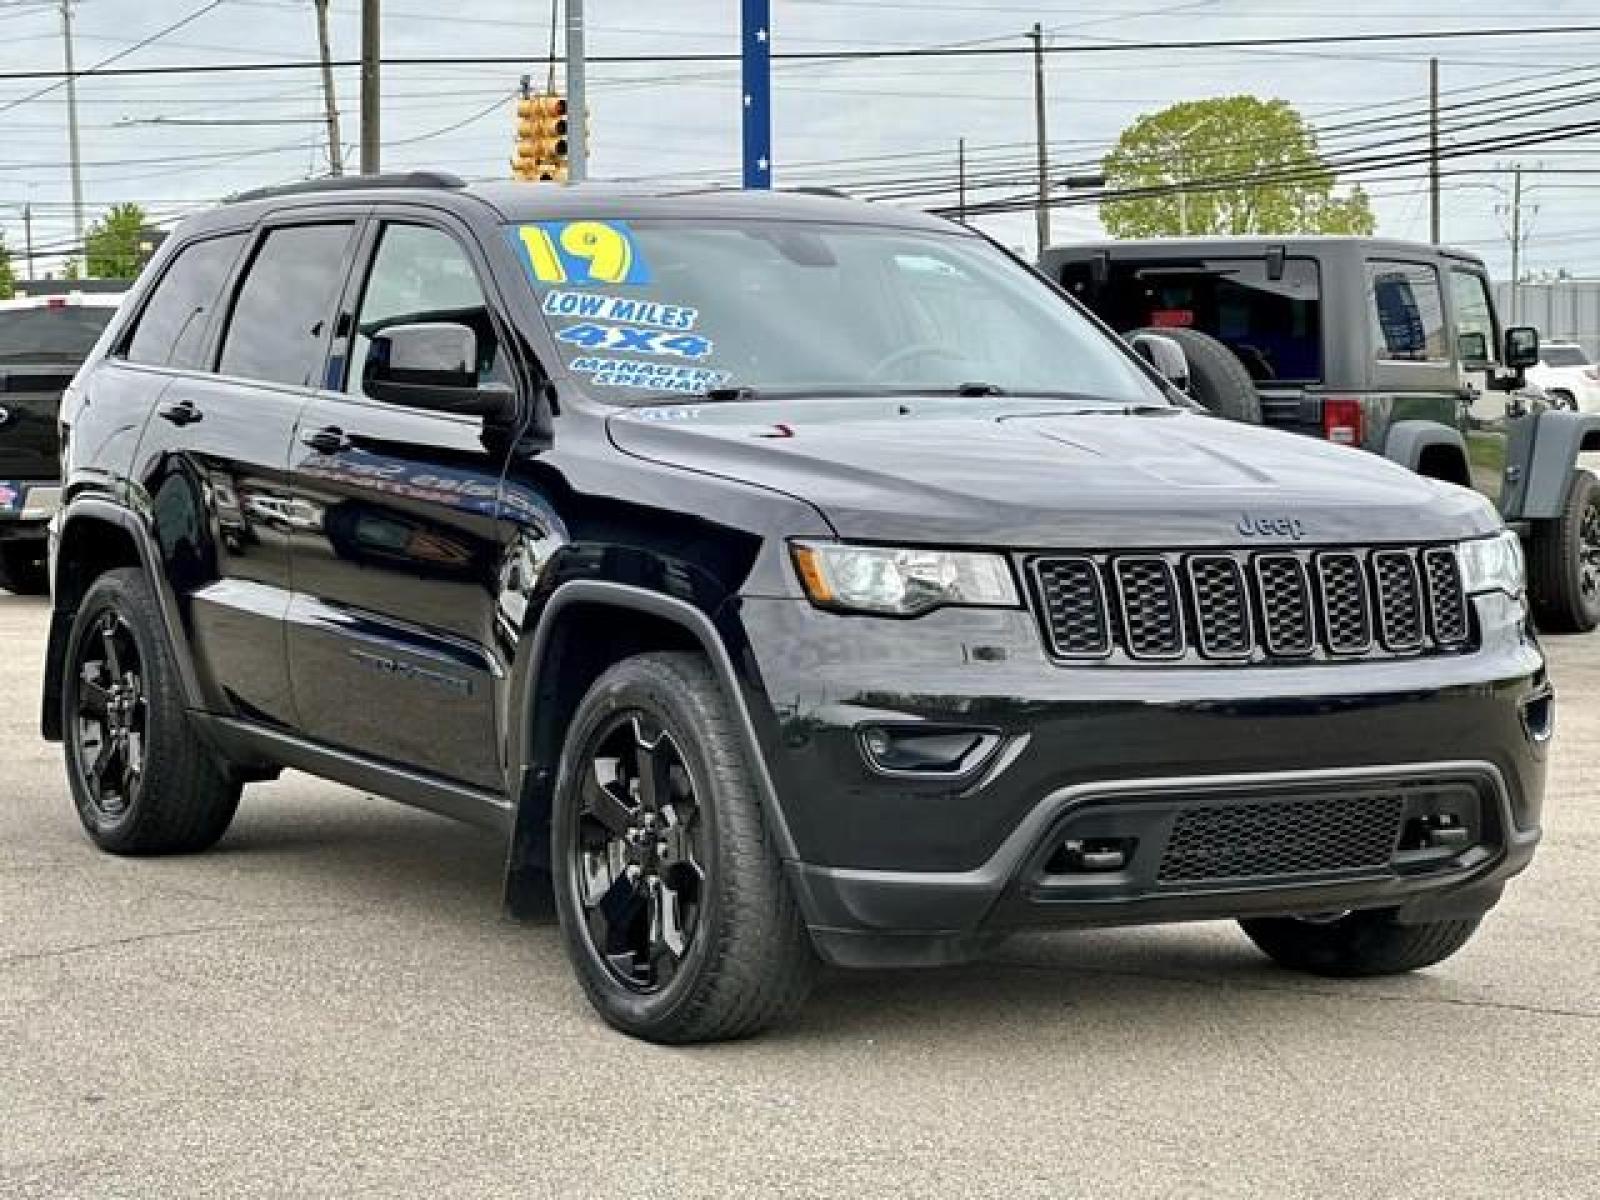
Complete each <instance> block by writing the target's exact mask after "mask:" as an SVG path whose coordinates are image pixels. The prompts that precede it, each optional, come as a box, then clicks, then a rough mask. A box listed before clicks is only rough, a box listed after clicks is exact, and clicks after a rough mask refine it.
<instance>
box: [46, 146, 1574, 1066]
mask: <svg viewBox="0 0 1600 1200" xmlns="http://www.w3.org/2000/svg"><path fill="white" fill-rule="evenodd" d="M1172 349H1173V347H1172V346H1171V344H1170V343H1167V344H1164V345H1163V344H1152V345H1150V346H1149V347H1147V350H1148V352H1149V353H1150V355H1151V357H1152V358H1153V359H1156V360H1158V361H1166V360H1168V359H1170V355H1171V351H1172ZM1173 369H1175V368H1173V367H1172V366H1169V370H1173ZM62 419H63V422H64V424H65V427H66V434H67V446H66V463H65V475H64V478H65V485H66V497H65V503H64V507H63V509H62V511H61V512H60V514H59V515H58V517H57V519H56V523H55V527H54V530H53V544H52V551H53V564H52V569H53V572H54V577H53V582H54V606H55V611H54V617H53V622H52V626H51V635H50V642H49V662H48V671H47V683H46V688H45V692H46V694H45V696H44V704H43V724H44V732H45V735H46V736H47V737H51V738H59V739H62V740H63V741H64V742H65V744H66V760H67V768H68V773H69V778H70V781H71V788H72V794H73V797H74V799H75V801H76V804H77V809H78V813H79V815H80V816H81V818H82V820H83V823H84V825H85V826H86V827H87V829H88V831H89V834H90V836H91V837H92V838H93V839H94V840H95V841H96V842H97V843H98V844H99V845H100V846H101V847H103V848H104V849H106V850H110V851H112V852H116V853H124V854H143V853H159V852H172V851H192V850H198V849H201V848H203V847H205V846H208V845H210V844H211V843H213V842H214V841H216V840H217V839H218V838H219V837H221V836H222V834H223V831H224V830H225V829H226V828H227V825H228V822H229V820H230V818H231V817H232V816H233V813H234V809H235V807H236V805H237V803H238V799H239V793H240V788H241V786H242V785H243V784H244V783H246V782H249V781H251V780H259V779H263V778H267V777H270V776H272V775H274V774H275V773H276V772H277V771H279V770H280V769H281V768H283V767H293V768H298V769H301V770H305V771H310V772H312V773H315V774H318V775H322V776H325V777H327V778H329V779H336V780H341V781H344V782H346V783H350V784H353V785H355V786H358V787H362V788H366V789H368V790H371V791H373V792H378V793H382V794H385V795H388V796H392V797H394V798H396V799H398V800H403V801H407V802H409V803H412V804H417V805H421V806H423V807H426V808H429V809H433V810H435V811H438V812H441V813H445V814H448V815H450V816H454V817H460V818H464V819H467V820H470V821H476V822H481V823H483V824H485V825H487V826H490V827H491V828H493V829H496V830H499V831H502V832H503V833H504V834H505V835H506V837H507V841H508V845H509V857H508V866H507V877H506V894H507V900H508V902H509V904H510V906H511V908H512V910H513V911H516V912H523V913H527V912H530V911H536V910H538V909H539V908H541V906H542V905H543V904H544V903H548V901H549V900H550V898H551V896H552V895H553V899H554V905H555V908H556V910H557V912H558V914H559V918H560V923H561V928H562V931H563V934H564V936H565V940H566V944H567V948H568V950H569V952H570V955H571V958H572V961H573V963H574V965H575V967H576V969H577V971H578V974H579V976H580V977H581V979H582V981H583V984H584V986H585V988H586V989H587V990H588V993H589V995H590V997H591V998H592V999H593V1001H594V1003H595V1005H596V1006H597V1008H598V1009H599V1011H600V1012H601V1013H602V1014H603V1015H604V1017H605V1018H606V1019H607V1020H608V1021H610V1022H612V1023H613V1024H615V1025H616V1026H618V1027H620V1028H622V1029H624V1030H627V1031H629V1032H631V1033H634V1034H637V1035H640V1036H643V1037H647V1038H651V1039H655V1040H660V1041H671V1042H686V1041H694V1040H702V1039H712V1038H722V1037H733V1036H738V1035H741V1034H747V1033H750V1032H753V1031H754V1030H756V1029H759V1028H761V1027H762V1026H765V1025H767V1024H769V1023H771V1022H772V1021H774V1020H775V1019H777V1018H779V1017H781V1016H783V1015H785V1014H787V1013H789V1012H791V1011H792V1010H793V1009H794V1008H795V1007H796V1006H797V1005H798V1004H799V1003H800V1002H801V1000H802V999H803V997H804V995H805V993H806V989H807V984H808V982H809V980H810V979H811V977H812V975H813V972H814V969H815V965H816V963H817V962H818V961H819V960H822V961H828V962H832V963H836V964H845V965H851V966H855V965H879V964H933V963H943V962H950V961H954V960H958V959H961V958H963V957H966V956H968V955H970V954H972V953H975V952H977V951H979V950H981V949H982V948H984V947H985V946H986V945H988V944H991V943H992V942H993V941H995V940H997V939H998V938H999V937H1001V936H1003V935H1004V934H1005V933H1007V932H1011V931H1016V930H1019V929H1026V928H1033V927H1041V926H1045V927H1063V926H1075V925H1076V926H1082V925H1105V924H1116V923H1125V922H1149V921H1170V920H1185V919H1193V918H1214V917H1237V918H1240V919H1241V920H1242V921H1243V923H1244V928H1245V931H1246V932H1247V933H1248V934H1249V935H1250V937H1251V938H1253V939H1254V940H1255V942H1256V943H1257V944H1258V945H1259V946H1260V947H1261V948H1262V949H1263V950H1264V951H1265V952H1266V953H1267V954H1269V955H1271V956H1272V957H1273V958H1274V959H1276V960H1277V961H1279V962H1281V963H1283V964H1285V965H1287V966H1290V967H1294V968H1298V969H1303V970H1309V971H1317V972H1323V973H1328V974H1345V975H1352V974H1376V973H1384V972H1392V971H1405V970H1410V969H1413V968H1417V967H1422V966H1426V965H1428V964H1430V963H1434V962H1437V961H1438V960H1440V959H1442V958H1444V957H1446V956H1447V955H1449V954H1451V953H1452V952H1453V951H1455V950H1456V949H1457V948H1459V947H1460V946H1461V945H1462V944H1463V943H1464V942H1465V941H1466V940H1467V938H1468V937H1469V936H1470V935H1471V933H1472V932H1473V930H1474V928H1475V927H1476V926H1477V924H1478V921H1479V918H1480V917H1481V916H1482V915H1483V913H1484V912H1485V911H1487V910H1488V909H1489V908H1490V907H1491V906H1492V905H1493V904H1494V903H1495V901H1496V899H1497V898H1498V897H1499V895H1500V891H1501V887H1502V885H1503V883H1504V881H1505V880H1506V878H1507V877H1508V876H1510V875H1513V874H1515V873H1516V872H1517V871H1519V870H1521V869H1522V868H1523V867H1524V866H1526V865H1527V863H1528V860H1529V858H1530V856H1531V854H1532V852H1533V846H1534V843H1535V841H1536V840H1537V838H1538V834H1539V819H1540V802H1541V793H1542V788H1543V779H1544V769H1545V759H1546V754H1547V749H1548V747H1547V743H1548V739H1549V737H1550V733H1551V729H1552V700H1551V691H1550V687H1549V684H1548V683H1547V681H1546V677H1545V668H1544V662H1543V659H1542V658H1541V655H1540V651H1539V648H1538V646H1537V644H1536V643H1535V641H1534V638H1533V635H1532V634H1531V632H1530V630H1529V625H1528V620H1527V615H1526V612H1525V609H1524V605H1523V600H1522V564H1521V559H1520V556H1519V553H1518V549H1517V542H1516V539H1515V538H1514V537H1512V536H1509V535H1507V534H1506V533H1504V532H1503V531H1502V528H1501V525H1500V522H1499V519H1498V518H1497V517H1496V515H1495V513H1494V510H1493V509H1492V508H1491V507H1490V506H1489V505H1488V503H1487V502H1486V501H1484V500H1482V499H1480V498H1479V497H1477V496H1476V495H1474V494H1473V493H1471V492H1469V491H1466V490H1463V489H1460V488H1457V487H1454V486H1452V485H1449V484H1443V483H1437V482H1433V481H1430V480H1427V479H1423V478H1420V477H1418V476H1416V475H1413V474H1411V473H1409V472H1407V471H1405V470H1403V469H1402V468H1400V467H1397V466H1395V465H1393V464H1391V463H1388V462H1385V461H1383V460H1382V459H1379V458H1377V457H1375V456H1369V455H1364V454H1358V453H1355V452H1353V451H1351V450H1347V449H1343V448H1340V447H1335V446H1328V445H1323V444H1319V443H1316V442H1313V441H1311V440H1309V439H1303V438H1297V437H1294V436H1291V435H1288V434H1282V433H1275V432H1272V431H1268V430H1262V429H1257V428H1249V427H1246V426H1241V425H1236V424H1231V423H1228V422H1225V421H1220V420H1215V419H1213V418H1210V417H1208V416H1206V415H1203V414H1201V413H1199V412H1196V411H1195V410H1194V409H1193V408H1191V407H1189V406H1188V405H1187V404H1186V403H1185V402H1184V401H1183V399H1182V397H1181V395H1180V394H1179V393H1177V392H1176V391H1174V390H1173V389H1172V388H1171V387H1169V386H1168V385H1167V384H1166V383H1165V382H1164V380H1163V379H1162V378H1161V377H1160V376H1158V375H1157V374H1155V373H1154V371H1153V370H1152V369H1151V368H1150V367H1148V366H1147V365H1146V364H1145V363H1144V361H1143V360H1142V359H1141V358H1140V357H1139V356H1138V355H1136V354H1134V353H1133V352H1131V351H1130V350H1129V349H1128V347H1127V346H1125V345H1124V344H1123V343H1121V342H1120V341H1118V340H1117V339H1116V338H1114V337H1112V336H1111V335H1110V334H1109V333H1108V332H1107V331H1106V330H1105V329H1104V328H1103V327H1102V326H1100V325H1098V324H1097V323H1096V322H1095V321H1094V320H1093V319H1092V318H1090V317H1087V316H1086V315H1084V313H1083V312H1082V311H1081V310H1080V309H1078V308H1077V307H1076V306H1075V305H1074V304H1073V303H1072V302H1071V301H1070V300H1068V299H1067V298H1066V297H1065V296H1064V295H1063V294H1062V293H1060V292H1059V291H1057V290H1056V289H1055V288H1054V287H1053V286H1052V285H1050V284H1047V283H1045V282H1044V281H1042V280H1041V279H1039V278H1038V277H1037V276H1035V275H1033V274H1032V273H1030V272H1029V271H1028V270H1027V269H1026V268H1025V267H1023V266H1022V265H1020V264H1019V263H1017V262H1015V261H1013V260H1011V259H1009V258H1008V257H1007V256H1006V255H1005V254H1004V253H1003V252H1002V251H1000V250H998V249H996V248H995V247H994V246H993V245H991V244H990V243H989V242H987V241H985V240H984V239H982V238H981V237H979V236H977V235H975V234H973V233H971V232H968V231H966V230H964V229H962V228H959V227H957V226H954V225H950V224H947V223H944V222H942V221H937V220H933V219H930V218H924V217H922V216H919V215H916V214H912V213H908V212H904V211H899V210H895V209H889V208H883V207H868V206H865V205H859V204H852V203H849V202H845V201H839V200H833V199H826V198H821V197H814V196H794V195H772V194H741V193H703V194H696V195H672V194H660V193H649V192H644V191H621V190H614V189H610V188H600V187H574V188H560V189H558V188H541V187H530V186H527V185H515V184H511V185H503V186H496V185H489V186H483V187H474V188H470V189H469V188H465V187H463V186H461V184H460V183H459V181H455V180H452V179H450V178H449V177H446V176H435V175H418V176H408V177H405V178H385V177H375V178H371V179H365V180H353V181H352V180H346V181H341V182H338V183H331V184H321V185H308V186H303V187H297V188H291V189H285V190H280V191H277V192H273V193H268V194H260V195H255V196H247V197H241V198H240V199H239V200H238V201H236V202H233V203H230V204H227V205H225V206H223V207H221V208H220V209H218V210H217V211H214V212H211V213H209V214H207V215H204V216H201V217H198V218H195V219H193V220H191V221H190V222H189V223H188V224H187V225H185V226H184V227H183V228H182V229H181V230H180V231H179V232H178V233H177V234H175V235H174V236H173V237H172V238H171V239H170V240H169V241H168V242H167V243H166V245H165V246H164V248H163V250H162V252H161V254H160V257H159V259H158V260H157V261H156V262H155V263H153V264H152V266H151V267H150V269H149V270H148V271H147V272H146V274H145V277H144V278H143V279H142V280H141V282H140V283H139V285H138V287H137V289H136V291H135V293H134V294H133V295H132V296H131V297H130V300H129V302H128V303H127V304H125V306H124V308H123V310H122V313H121V314H120V315H119V317H118V319H117V320H116V322H115V323H114V324H113V325H112V327H111V328H110V329H109V330H108V331H107V333H106V335H105V337H104V338H103V339H102V342H101V344H100V346H99V347H98V348H97V350H96V352H95V353H94V354H93V355H92V356H91V358H90V360H89V362H88V364H87V365H86V366H85V368H84V369H83V371H82V372H81V373H80V375H79V377H78V378H77V380H76V381H75V382H74V384H73V386H72V388H71V389H70V390H69V392H68V394H67V396H66V398H65V400H64V405H63V413H62Z"/></svg>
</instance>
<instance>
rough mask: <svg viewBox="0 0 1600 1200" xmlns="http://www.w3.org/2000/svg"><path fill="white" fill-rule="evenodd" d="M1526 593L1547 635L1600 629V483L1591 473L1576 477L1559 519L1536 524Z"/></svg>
mask: <svg viewBox="0 0 1600 1200" xmlns="http://www.w3.org/2000/svg"><path fill="white" fill-rule="evenodd" d="M1528 593H1529V597H1528V598H1529V600H1530V602H1531V604H1532V607H1533V615H1534V619H1535V621H1537V622H1538V625H1539V628H1540V629H1542V630H1544V631H1545V632H1546V633H1588V632H1589V631H1590V630H1591V629H1593V628H1594V627H1595V626H1596V625H1600V480H1597V479H1596V478H1595V477H1594V476H1593V475H1591V474H1590V473H1589V472H1588V471H1575V472H1574V473H1573V476H1572V483H1571V485H1570V486H1569V487H1568V489H1567V504H1566V508H1565V509H1563V510H1562V513H1561V515H1560V516H1559V517H1556V518H1555V519H1554V520H1550V521H1535V522H1534V523H1533V536H1532V538H1531V539H1530V541H1529V546H1528Z"/></svg>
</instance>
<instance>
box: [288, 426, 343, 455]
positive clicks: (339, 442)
mask: <svg viewBox="0 0 1600 1200" xmlns="http://www.w3.org/2000/svg"><path fill="white" fill-rule="evenodd" d="M300 440H301V441H302V442H304V443H305V444H306V445H308V446H310V447H311V448H312V449H313V450H315V451H316V452H317V453H318V454H337V453H339V451H341V450H348V449H349V448H350V439H349V438H348V437H346V436H345V432H344V430H342V429H340V428H339V427H338V426H337V425H326V426H324V427H323V428H321V429H312V430H307V431H306V432H305V433H302V434H301V435H300Z"/></svg>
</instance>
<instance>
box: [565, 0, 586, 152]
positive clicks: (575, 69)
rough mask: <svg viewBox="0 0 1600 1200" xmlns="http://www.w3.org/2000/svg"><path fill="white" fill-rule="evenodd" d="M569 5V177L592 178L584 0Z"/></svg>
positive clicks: (569, 1)
mask: <svg viewBox="0 0 1600 1200" xmlns="http://www.w3.org/2000/svg"><path fill="white" fill-rule="evenodd" d="M566 4H567V178H568V179H569V180H570V181H571V182H573V183H582V182H583V181H584V180H585V179H588V178H589V97H588V80H587V78H586V76H585V72H584V65H585V60H584V49H583V0H566Z"/></svg>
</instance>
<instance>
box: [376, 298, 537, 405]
mask: <svg viewBox="0 0 1600 1200" xmlns="http://www.w3.org/2000/svg"><path fill="white" fill-rule="evenodd" d="M477 362H478V335H477V334H475V333H473V332H472V330H471V329H469V328H467V327H466V326H465V325H457V324H455V323H454V322H450V321H429V322H422V323H418V324H414V325H390V326H389V327H388V328H387V329H380V330H378V331H377V332H376V333H374V334H373V335H372V342H371V344H370V345H369V346H368V347H367V361H366V364H365V366H364V367H363V369H362V372H361V389H362V391H364V392H365V393H366V394H367V395H368V396H371V397H372V398H373V399H374V400H381V401H382V402H383V403H385V404H404V405H407V406H408V407H410V408H425V409H429V410H431V411H433V412H447V413H458V414H460V415H462V416H472V417H484V418H486V419H491V420H505V419H507V418H509V417H511V416H512V415H513V414H514V413H515V411H516V401H517V395H516V391H515V390H514V389H512V388H511V387H509V386H507V385H506V384H503V383H479V382H478V368H477Z"/></svg>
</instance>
